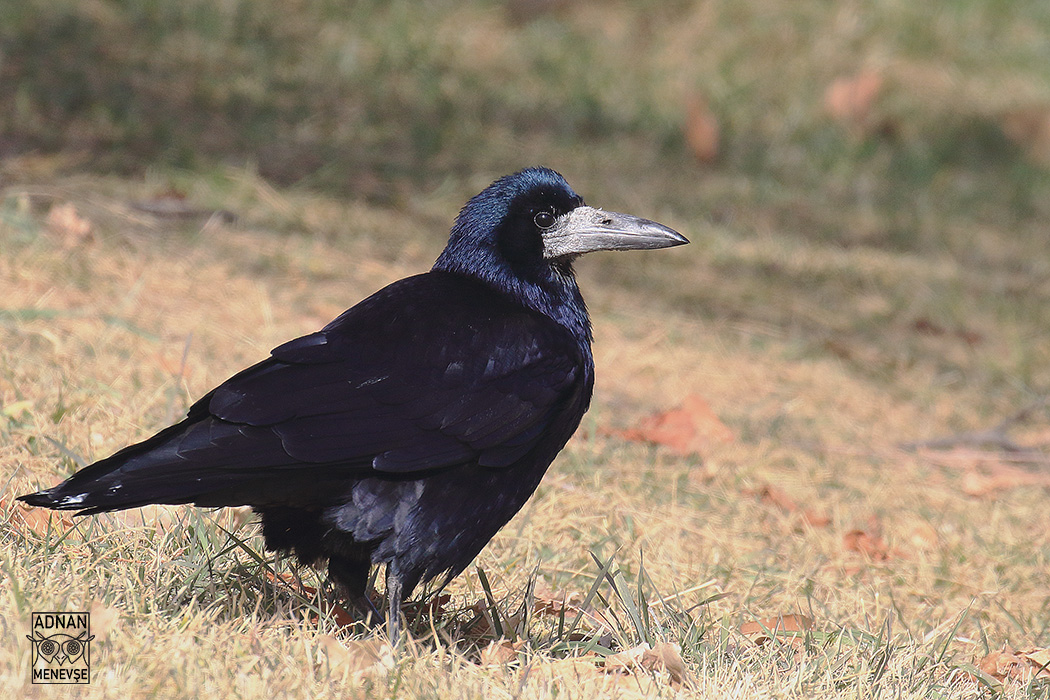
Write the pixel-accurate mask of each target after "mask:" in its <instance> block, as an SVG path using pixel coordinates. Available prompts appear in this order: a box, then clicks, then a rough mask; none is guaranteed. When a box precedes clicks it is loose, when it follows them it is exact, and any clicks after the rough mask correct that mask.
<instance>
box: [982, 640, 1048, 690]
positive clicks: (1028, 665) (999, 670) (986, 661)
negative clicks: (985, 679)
mask: <svg viewBox="0 0 1050 700" xmlns="http://www.w3.org/2000/svg"><path fill="white" fill-rule="evenodd" d="M1048 665H1050V649H1028V650H1027V651H1014V650H1013V649H1011V648H1010V647H1003V649H1002V651H993V652H992V653H990V654H988V655H987V656H985V657H984V658H983V659H981V660H980V661H978V662H977V668H979V669H981V670H982V671H984V672H985V673H987V674H988V675H989V676H993V677H994V678H998V679H999V680H1001V681H1002V680H1007V679H1009V680H1018V681H1023V682H1027V681H1029V680H1031V678H1032V677H1033V676H1038V677H1039V678H1050V668H1048Z"/></svg>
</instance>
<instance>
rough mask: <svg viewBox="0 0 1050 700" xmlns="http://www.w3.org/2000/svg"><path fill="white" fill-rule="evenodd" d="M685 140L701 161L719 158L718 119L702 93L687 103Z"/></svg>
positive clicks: (711, 160) (712, 160) (711, 161)
mask: <svg viewBox="0 0 1050 700" xmlns="http://www.w3.org/2000/svg"><path fill="white" fill-rule="evenodd" d="M685 142H686V144H687V145H688V146H689V150H690V151H692V153H693V155H694V156H696V159H697V160H699V161H700V162H701V163H713V162H714V161H715V160H716V159H717V158H718V145H719V144H718V142H719V128H718V119H717V118H716V117H715V115H714V113H713V112H712V111H711V108H710V107H709V106H708V104H707V100H705V99H704V98H703V96H702V95H694V96H693V97H692V98H690V100H689V101H688V102H687V103H686V116H685Z"/></svg>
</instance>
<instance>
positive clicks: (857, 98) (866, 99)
mask: <svg viewBox="0 0 1050 700" xmlns="http://www.w3.org/2000/svg"><path fill="white" fill-rule="evenodd" d="M884 82H885V81H884V80H883V77H882V75H880V74H879V73H877V72H875V71H870V70H869V71H863V72H861V73H858V74H856V75H853V76H849V77H843V78H839V79H837V80H835V81H833V82H832V83H831V85H829V86H828V88H827V90H825V91H824V111H825V112H826V113H827V114H828V115H829V116H831V118H832V119H834V120H836V121H838V122H839V123H842V124H845V125H846V126H847V127H849V128H850V129H853V130H855V131H867V130H868V129H870V128H871V120H870V117H871V111H872V107H873V106H874V105H875V101H876V99H878V96H879V93H880V92H881V91H882V86H883V83H884Z"/></svg>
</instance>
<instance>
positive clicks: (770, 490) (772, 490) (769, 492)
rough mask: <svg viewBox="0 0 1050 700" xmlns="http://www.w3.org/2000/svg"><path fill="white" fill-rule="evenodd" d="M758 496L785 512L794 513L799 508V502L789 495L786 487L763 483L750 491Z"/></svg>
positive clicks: (764, 501)
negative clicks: (785, 489)
mask: <svg viewBox="0 0 1050 700" xmlns="http://www.w3.org/2000/svg"><path fill="white" fill-rule="evenodd" d="M750 493H751V494H753V495H755V496H758V498H759V500H761V501H762V502H763V503H766V504H769V505H772V506H776V507H777V508H779V509H780V510H782V511H784V512H785V513H794V512H795V511H797V510H798V504H797V503H795V501H793V500H792V499H791V496H788V495H787V493H786V492H785V491H784V489H782V488H780V487H778V486H772V485H770V484H762V485H761V486H760V487H758V488H757V489H754V490H753V491H751V492H750Z"/></svg>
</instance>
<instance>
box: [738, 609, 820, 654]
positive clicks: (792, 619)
mask: <svg viewBox="0 0 1050 700" xmlns="http://www.w3.org/2000/svg"><path fill="white" fill-rule="evenodd" d="M812 628H813V620H812V619H810V618H809V617H807V616H805V615H799V614H791V615H777V616H776V617H767V618H766V619H764V620H753V621H751V622H745V623H744V624H742V625H740V633H741V634H742V635H744V636H745V637H748V638H749V639H750V640H751V641H752V642H754V643H755V644H758V645H759V646H761V645H763V644H765V643H766V642H768V641H769V640H770V639H772V638H773V636H774V635H777V634H779V633H780V632H805V631H806V630H808V629H812ZM785 638H787V639H791V640H796V639H799V638H798V635H795V634H792V635H790V636H788V635H785ZM800 641H801V640H800Z"/></svg>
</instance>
